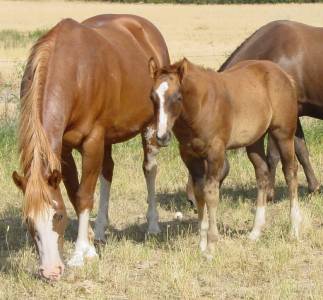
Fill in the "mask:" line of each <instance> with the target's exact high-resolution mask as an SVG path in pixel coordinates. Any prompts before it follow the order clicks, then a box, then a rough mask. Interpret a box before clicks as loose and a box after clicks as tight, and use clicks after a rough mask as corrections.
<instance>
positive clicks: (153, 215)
mask: <svg viewBox="0 0 323 300" xmlns="http://www.w3.org/2000/svg"><path fill="white" fill-rule="evenodd" d="M141 138H142V145H143V150H144V161H143V165H142V168H143V171H144V174H145V179H146V184H147V192H148V197H147V202H148V211H147V222H148V233H150V234H158V233H160V228H159V225H158V218H159V217H158V211H157V201H156V195H155V181H156V175H157V162H156V155H157V154H158V150H159V147H158V146H157V142H156V129H155V127H154V125H152V124H151V125H149V126H147V127H146V128H145V129H144V130H143V132H142V134H141Z"/></svg>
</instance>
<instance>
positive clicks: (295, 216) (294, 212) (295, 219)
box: [290, 205, 302, 240]
mask: <svg viewBox="0 0 323 300" xmlns="http://www.w3.org/2000/svg"><path fill="white" fill-rule="evenodd" d="M290 216H291V233H290V234H291V237H292V238H293V239H296V240H299V231H300V225H301V223H302V214H301V211H300V208H299V206H298V205H295V206H293V207H292V208H291V212H290Z"/></svg>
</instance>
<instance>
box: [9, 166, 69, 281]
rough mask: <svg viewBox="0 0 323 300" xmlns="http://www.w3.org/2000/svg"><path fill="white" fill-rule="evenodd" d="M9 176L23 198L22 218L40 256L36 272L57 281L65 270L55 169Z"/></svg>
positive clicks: (63, 213)
mask: <svg viewBox="0 0 323 300" xmlns="http://www.w3.org/2000/svg"><path fill="white" fill-rule="evenodd" d="M12 177H13V180H14V182H15V184H16V185H17V186H18V187H19V188H20V189H21V190H22V192H23V193H24V196H25V208H24V217H25V220H26V224H27V227H28V230H29V232H30V234H31V236H32V238H33V240H34V242H35V245H36V248H37V252H38V254H39V258H40V267H39V273H40V275H41V276H42V277H44V278H46V279H49V280H56V279H59V278H60V276H61V275H62V273H63V271H64V264H63V262H62V258H61V253H62V248H63V242H64V232H65V228H66V224H67V215H66V208H65V205H64V202H63V198H62V195H61V192H60V189H59V183H60V181H61V174H60V172H59V171H57V170H54V171H53V172H51V174H47V175H44V174H39V176H37V177H35V176H33V175H31V176H20V175H18V173H17V172H14V173H13V175H12Z"/></svg>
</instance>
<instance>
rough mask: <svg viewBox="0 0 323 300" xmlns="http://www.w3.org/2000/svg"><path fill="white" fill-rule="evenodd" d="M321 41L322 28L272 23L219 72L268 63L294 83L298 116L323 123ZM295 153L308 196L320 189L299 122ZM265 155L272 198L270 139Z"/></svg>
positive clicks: (273, 162)
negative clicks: (255, 62)
mask: <svg viewBox="0 0 323 300" xmlns="http://www.w3.org/2000/svg"><path fill="white" fill-rule="evenodd" d="M322 41H323V28H318V27H313V26H308V25H305V24H301V23H297V22H293V21H274V22H271V23H268V24H267V25H265V26H263V27H261V28H259V29H258V30H257V31H256V32H255V33H253V34H252V35H251V36H250V37H248V38H247V39H246V40H245V41H244V42H243V43H242V44H241V45H240V46H239V47H238V48H237V49H236V50H235V51H234V52H233V53H232V54H231V55H230V57H229V58H228V59H227V60H226V61H225V62H224V64H223V65H222V66H221V67H220V69H219V71H220V72H222V71H224V70H226V69H228V68H230V67H231V66H233V65H234V64H236V63H238V62H240V61H243V60H248V59H264V60H271V61H273V62H275V63H277V64H279V65H280V66H281V67H282V68H283V69H284V70H285V71H286V72H287V73H289V74H290V75H292V76H293V78H294V80H295V82H296V85H297V88H298V91H299V95H300V97H299V99H298V101H299V103H298V115H299V116H300V117H301V116H309V117H313V118H318V119H323V83H322V78H323V61H322V53H323V42H322ZM295 150H296V155H297V158H298V160H299V162H300V163H301V165H302V166H303V169H304V172H305V175H306V178H307V181H308V189H309V192H315V191H317V190H319V187H320V185H319V182H318V180H317V179H316V177H315V174H314V172H313V168H312V166H311V163H310V160H309V153H308V150H307V147H306V144H305V138H304V133H303V129H302V126H301V123H300V120H299V119H298V121H297V129H296V134H295ZM267 155H268V159H269V160H268V162H269V166H270V174H271V175H270V178H271V183H272V184H271V185H272V188H271V189H270V194H269V196H270V198H273V194H274V190H273V187H274V181H275V172H276V167H277V164H278V162H279V151H278V150H277V147H276V145H275V143H274V142H273V140H272V139H271V138H269V143H268V154H267Z"/></svg>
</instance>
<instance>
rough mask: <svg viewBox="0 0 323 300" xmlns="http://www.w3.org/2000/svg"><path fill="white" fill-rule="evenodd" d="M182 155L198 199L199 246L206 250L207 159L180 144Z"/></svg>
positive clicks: (207, 224)
mask: <svg viewBox="0 0 323 300" xmlns="http://www.w3.org/2000/svg"><path fill="white" fill-rule="evenodd" d="M180 155H181V158H182V160H183V162H184V163H185V165H186V167H187V169H188V171H189V178H191V180H192V182H191V184H192V185H191V186H192V189H193V193H194V199H196V209H197V214H198V220H199V231H200V243H199V247H200V250H201V251H202V252H204V251H205V250H206V247H207V232H208V229H209V220H208V218H207V211H206V205H205V199H204V195H203V189H204V181H205V173H206V167H205V161H204V160H203V159H202V158H199V157H195V156H192V155H190V154H189V152H188V151H186V150H185V148H184V147H182V146H180Z"/></svg>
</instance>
